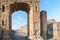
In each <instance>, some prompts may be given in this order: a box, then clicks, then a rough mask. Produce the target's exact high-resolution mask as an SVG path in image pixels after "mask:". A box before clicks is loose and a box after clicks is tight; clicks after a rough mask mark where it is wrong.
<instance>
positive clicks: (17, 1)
mask: <svg viewBox="0 0 60 40" xmlns="http://www.w3.org/2000/svg"><path fill="white" fill-rule="evenodd" d="M2 5H3V6H2ZM39 8H40V7H39V0H34V1H33V0H14V1H13V0H8V1H2V2H1V10H0V11H1V12H0V13H1V15H3V16H1V22H2V20H3V22H4V25H1V26H2V28H4V29H5V30H7V31H4V38H10V35H11V30H12V29H11V13H12V12H14V11H17V10H23V11H26V12H27V14H28V36H29V38H30V39H33V38H34V36H35V31H36V30H38V29H40V9H39ZM3 10H4V11H3ZM1 24H2V23H1ZM5 34H6V35H7V36H6V35H5ZM38 37H40V35H39V36H38Z"/></svg>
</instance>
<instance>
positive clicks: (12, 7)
mask: <svg viewBox="0 0 60 40" xmlns="http://www.w3.org/2000/svg"><path fill="white" fill-rule="evenodd" d="M9 7H10V11H9V23H10V24H9V25H10V27H11V28H10V32H11V29H12V26H11V25H12V24H11V14H12V13H13V12H15V11H18V10H22V11H25V12H26V13H27V14H28V15H27V17H29V11H30V6H29V5H28V4H27V3H13V4H10V5H9ZM27 26H28V27H27V30H28V34H27V35H28V36H29V18H28V25H27Z"/></svg>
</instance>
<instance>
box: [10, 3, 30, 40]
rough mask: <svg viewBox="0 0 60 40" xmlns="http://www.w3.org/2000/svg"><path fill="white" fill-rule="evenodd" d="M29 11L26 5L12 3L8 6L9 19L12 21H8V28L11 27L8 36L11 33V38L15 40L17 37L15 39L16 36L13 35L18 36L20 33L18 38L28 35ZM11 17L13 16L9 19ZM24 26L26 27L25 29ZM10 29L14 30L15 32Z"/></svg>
mask: <svg viewBox="0 0 60 40" xmlns="http://www.w3.org/2000/svg"><path fill="white" fill-rule="evenodd" d="M29 10H30V8H29V5H28V4H26V3H14V4H11V5H10V19H12V20H10V27H11V28H10V34H12V33H13V34H12V35H14V36H13V37H14V38H16V39H17V38H18V37H15V36H16V35H15V34H14V33H18V35H20V34H21V33H22V35H20V36H23V38H26V37H28V34H29V29H28V27H29V26H28V24H29V23H28V21H29V18H28V16H29ZM17 12H18V13H17ZM14 15H15V16H14ZM11 16H13V17H12V18H11ZM27 19H28V20H27ZM11 21H12V24H11ZM20 26H22V27H20ZM24 26H26V28H25V27H24ZM27 26H28V27H27ZM19 28H20V29H19ZM12 29H14V30H15V31H14V30H12ZM17 29H18V30H17ZM11 30H12V31H11ZM16 31H17V32H16ZM18 35H17V36H18ZM20 36H19V37H20Z"/></svg>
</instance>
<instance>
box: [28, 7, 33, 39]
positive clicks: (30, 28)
mask: <svg viewBox="0 0 60 40" xmlns="http://www.w3.org/2000/svg"><path fill="white" fill-rule="evenodd" d="M28 15H29V38H30V39H33V36H34V31H33V29H34V28H33V7H32V6H31V7H30V13H29V14H28Z"/></svg>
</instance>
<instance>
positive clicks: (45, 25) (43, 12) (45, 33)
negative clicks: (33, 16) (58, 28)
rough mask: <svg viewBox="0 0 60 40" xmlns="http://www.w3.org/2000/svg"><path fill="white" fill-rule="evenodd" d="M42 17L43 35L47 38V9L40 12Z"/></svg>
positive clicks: (45, 39)
mask: <svg viewBox="0 0 60 40" xmlns="http://www.w3.org/2000/svg"><path fill="white" fill-rule="evenodd" d="M40 13H41V14H40V18H41V36H42V37H43V39H44V40H47V13H46V11H44V10H43V11H41V12H40Z"/></svg>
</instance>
